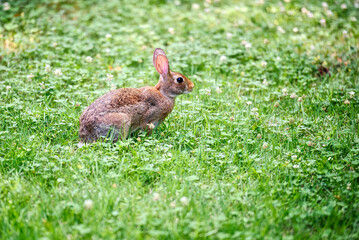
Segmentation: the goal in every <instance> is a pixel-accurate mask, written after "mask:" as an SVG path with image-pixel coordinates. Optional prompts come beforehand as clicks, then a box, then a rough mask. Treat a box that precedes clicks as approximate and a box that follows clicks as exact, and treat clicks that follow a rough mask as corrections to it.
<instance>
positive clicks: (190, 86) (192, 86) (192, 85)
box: [188, 82, 194, 91]
mask: <svg viewBox="0 0 359 240" xmlns="http://www.w3.org/2000/svg"><path fill="white" fill-rule="evenodd" d="M188 88H189V89H188V90H190V91H192V89H193V88H194V84H193V83H192V82H191V83H190V84H189V85H188Z"/></svg>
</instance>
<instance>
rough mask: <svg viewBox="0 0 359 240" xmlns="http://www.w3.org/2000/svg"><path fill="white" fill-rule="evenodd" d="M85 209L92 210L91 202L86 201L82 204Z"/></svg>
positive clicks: (89, 200)
mask: <svg viewBox="0 0 359 240" xmlns="http://www.w3.org/2000/svg"><path fill="white" fill-rule="evenodd" d="M84 207H85V209H92V208H93V201H92V200H91V199H87V200H85V202H84Z"/></svg>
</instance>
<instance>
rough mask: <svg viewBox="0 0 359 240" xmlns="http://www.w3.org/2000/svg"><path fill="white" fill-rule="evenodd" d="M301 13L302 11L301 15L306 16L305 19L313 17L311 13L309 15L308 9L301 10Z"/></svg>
mask: <svg viewBox="0 0 359 240" xmlns="http://www.w3.org/2000/svg"><path fill="white" fill-rule="evenodd" d="M301 11H302V13H303V14H306V15H307V17H309V18H312V17H313V13H311V12H310V11H309V10H308V9H306V8H304V7H303V8H302V9H301Z"/></svg>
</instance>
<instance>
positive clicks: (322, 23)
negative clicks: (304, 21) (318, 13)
mask: <svg viewBox="0 0 359 240" xmlns="http://www.w3.org/2000/svg"><path fill="white" fill-rule="evenodd" d="M319 22H320V24H321V25H322V26H325V23H326V22H325V19H324V18H322V19H320V21H319Z"/></svg>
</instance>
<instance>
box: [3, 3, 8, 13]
mask: <svg viewBox="0 0 359 240" xmlns="http://www.w3.org/2000/svg"><path fill="white" fill-rule="evenodd" d="M3 9H4V11H9V10H10V3H8V2H4V4H3Z"/></svg>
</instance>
